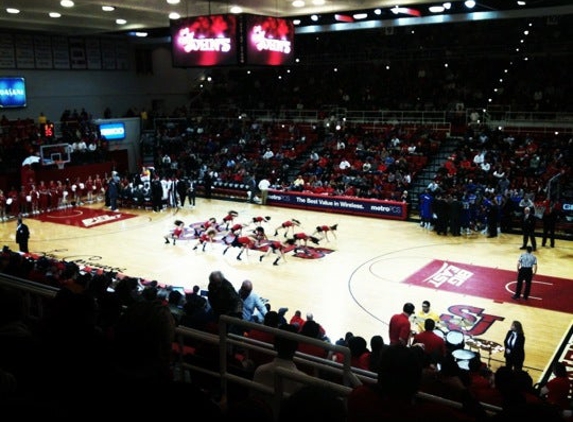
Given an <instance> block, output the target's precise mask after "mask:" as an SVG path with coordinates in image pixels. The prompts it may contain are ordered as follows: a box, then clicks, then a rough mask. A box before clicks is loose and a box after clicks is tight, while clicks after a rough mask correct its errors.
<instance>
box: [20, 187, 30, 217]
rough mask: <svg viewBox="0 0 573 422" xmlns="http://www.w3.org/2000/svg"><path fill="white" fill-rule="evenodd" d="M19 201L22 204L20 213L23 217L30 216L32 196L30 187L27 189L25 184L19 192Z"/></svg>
mask: <svg viewBox="0 0 573 422" xmlns="http://www.w3.org/2000/svg"><path fill="white" fill-rule="evenodd" d="M18 203H19V204H20V208H19V211H18V214H20V215H22V216H23V217H28V215H29V213H30V208H31V207H32V197H31V196H30V195H29V194H28V189H26V187H25V186H24V185H22V186H20V192H18Z"/></svg>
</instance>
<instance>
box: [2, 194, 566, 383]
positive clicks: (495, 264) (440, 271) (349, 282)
mask: <svg viewBox="0 0 573 422" xmlns="http://www.w3.org/2000/svg"><path fill="white" fill-rule="evenodd" d="M229 210H235V211H237V212H238V217H237V218H236V219H235V222H237V223H249V222H251V221H252V219H253V218H254V217H257V216H270V217H271V219H270V221H268V222H263V223H261V225H262V226H263V227H264V228H265V231H266V233H267V235H268V236H269V237H270V238H274V236H273V234H274V232H275V228H276V227H277V226H279V225H280V224H281V223H282V222H283V221H286V220H289V219H291V218H296V219H297V220H299V221H300V222H301V223H302V224H301V227H299V228H298V230H297V231H302V232H304V233H306V234H309V235H311V234H313V233H314V231H315V228H316V226H318V225H329V226H331V225H334V224H338V230H337V231H336V238H334V236H329V238H330V241H329V242H327V241H326V240H322V241H321V242H320V244H319V245H313V244H311V243H310V242H309V247H312V248H309V251H308V252H309V253H300V251H298V252H297V253H296V254H295V251H294V250H292V251H290V252H288V253H287V254H286V262H283V261H282V260H281V261H279V265H277V266H274V265H273V264H272V262H273V261H274V259H272V257H269V258H267V259H265V260H263V261H262V262H260V261H259V256H260V255H261V254H262V253H263V251H256V250H250V251H248V253H243V254H242V256H241V258H242V259H241V260H237V259H236V256H237V254H238V252H239V249H237V248H231V249H229V251H228V252H227V253H226V254H225V255H223V249H224V248H225V246H226V245H225V244H224V243H223V242H222V241H221V239H222V237H221V236H220V237H218V241H217V242H215V243H213V244H212V245H207V246H206V248H205V252H202V250H201V248H198V249H197V250H192V248H193V246H194V245H195V244H196V242H197V240H196V239H195V238H194V236H193V234H192V233H190V234H189V235H188V236H185V237H184V239H183V240H181V241H178V242H177V243H176V244H175V245H173V244H171V243H169V244H166V243H165V239H164V236H165V235H166V234H168V233H169V232H170V231H171V230H172V228H173V223H174V221H175V220H176V219H179V220H182V221H183V222H184V223H185V225H186V227H191V226H193V225H196V224H197V223H200V222H202V221H205V220H207V219H209V218H210V217H214V218H216V219H217V221H218V222H221V221H222V219H223V217H225V216H226V215H227V213H228V212H229ZM25 221H26V222H27V224H28V226H29V227H30V231H31V239H30V251H31V253H33V254H35V255H48V256H50V257H54V258H57V259H61V260H67V261H75V262H77V263H78V264H79V265H80V266H88V267H90V268H96V269H103V270H106V271H116V272H118V273H120V274H125V275H129V276H134V277H140V278H142V279H144V280H148V281H150V280H157V281H158V282H159V283H160V284H163V285H172V286H179V287H183V288H185V289H189V290H190V289H191V288H192V287H193V285H199V286H200V287H201V288H203V289H206V288H207V284H208V276H209V273H210V272H211V271H214V270H220V271H222V272H223V274H225V276H226V277H227V278H228V279H229V280H230V281H231V282H232V283H233V284H234V285H235V286H236V287H237V289H238V288H239V286H240V284H241V282H242V281H243V280H245V279H250V280H251V281H252V282H253V285H254V290H255V291H256V292H257V293H258V294H259V295H260V296H262V297H263V298H265V299H267V300H268V301H269V302H270V304H271V306H272V308H273V309H275V310H278V309H279V308H281V307H286V308H288V312H287V313H286V317H287V319H290V317H291V316H292V315H293V314H294V311H296V310H300V311H301V312H302V314H303V316H304V315H305V314H306V313H307V312H311V313H313V315H314V319H315V320H316V321H317V322H319V323H320V324H321V325H322V326H323V327H324V328H325V329H326V332H327V335H328V336H329V338H330V339H331V340H332V341H333V342H334V341H336V340H338V339H339V338H341V337H344V335H345V334H346V332H348V331H351V332H352V333H353V334H354V335H360V336H362V337H364V338H365V339H366V340H367V341H369V340H370V338H371V337H372V336H373V335H376V334H380V335H382V337H383V338H384V340H385V341H388V321H389V320H390V317H391V316H392V315H393V314H395V313H399V312H401V310H402V305H403V304H404V303H405V302H412V303H414V305H415V306H416V311H417V310H419V308H420V306H421V303H422V301H423V300H429V301H430V302H431V304H432V310H433V311H434V312H436V313H438V314H439V315H440V316H441V320H442V323H441V324H439V329H440V331H441V332H442V333H443V335H444V337H445V338H447V339H448V342H449V343H450V346H451V347H453V348H454V349H456V350H460V351H461V352H457V355H458V356H460V359H461V358H465V357H466V355H467V354H468V353H470V352H474V353H475V352H478V351H479V352H480V353H481V354H482V357H483V358H484V360H485V361H487V362H488V363H489V364H490V366H491V367H492V369H496V368H497V367H498V366H499V365H500V364H502V363H503V349H502V347H501V346H502V344H503V339H504V338H505V334H506V332H507V330H508V329H509V327H510V325H511V322H512V321H513V320H519V321H521V322H522V324H523V326H524V330H525V336H526V346H525V348H526V358H525V369H526V370H527V371H529V373H530V374H531V376H532V377H533V379H534V381H535V382H537V381H538V380H540V379H541V377H543V376H544V375H545V374H547V371H548V368H549V367H550V365H551V362H552V361H553V360H554V359H561V360H569V361H570V360H571V357H570V356H571V355H572V354H571V350H572V349H573V340H572V339H571V322H572V317H571V315H572V313H573V302H572V301H571V297H572V295H571V293H573V280H572V275H573V260H572V257H573V244H572V243H571V242H570V241H564V240H557V242H556V247H555V248H541V247H540V248H539V249H538V250H537V252H536V253H535V254H536V256H537V257H538V261H539V270H538V274H537V276H535V277H534V283H533V287H532V293H531V297H530V298H529V300H528V301H525V300H523V299H522V300H518V301H516V300H513V299H511V296H512V295H513V289H514V287H515V276H516V273H517V271H516V265H517V259H518V257H519V255H520V254H521V252H522V251H521V250H519V247H520V246H521V236H519V235H509V234H501V235H500V236H498V237H497V238H487V237H486V236H485V235H482V234H479V233H474V234H472V235H469V236H461V237H452V236H438V235H436V234H435V233H433V232H430V231H427V230H424V229H423V228H421V227H420V226H419V224H417V223H416V222H403V221H393V220H382V219H374V218H366V217H357V216H346V215H340V214H329V213H325V212H311V211H304V210H292V209H287V208H278V207H277V208H273V207H267V206H261V205H256V204H249V203H241V202H228V201H222V200H215V199H203V198H198V199H197V206H196V207H195V208H190V207H189V206H186V207H185V208H183V209H169V210H165V211H164V212H161V213H153V212H152V211H149V210H143V209H120V212H119V213H112V212H109V211H108V210H107V209H104V207H103V204H102V203H98V204H93V205H87V206H86V205H84V206H81V207H75V208H68V209H66V210H63V211H56V212H52V213H50V214H45V215H41V216H39V217H37V216H30V217H27V218H25ZM254 228H255V225H254V224H250V225H249V226H248V227H245V228H244V229H243V232H244V233H245V232H247V231H249V230H253V229H254ZM15 231H16V221H15V220H14V219H13V220H10V221H9V222H3V223H0V239H1V242H2V244H3V245H8V246H10V248H11V249H12V250H17V245H16V243H15V242H14V234H15ZM277 238H280V239H284V237H282V232H280V234H279V236H278V237H277ZM538 244H540V241H539V240H538ZM462 360H463V359H462Z"/></svg>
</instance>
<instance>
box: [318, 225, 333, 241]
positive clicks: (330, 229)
mask: <svg viewBox="0 0 573 422" xmlns="http://www.w3.org/2000/svg"><path fill="white" fill-rule="evenodd" d="M337 229H338V224H335V225H333V226H316V230H315V231H314V233H313V234H312V235H313V236H315V235H317V234H320V235H322V237H323V239H326V241H327V242H330V239H329V238H328V233H329V232H330V233H331V234H332V236H334V238H335V239H336V230H337Z"/></svg>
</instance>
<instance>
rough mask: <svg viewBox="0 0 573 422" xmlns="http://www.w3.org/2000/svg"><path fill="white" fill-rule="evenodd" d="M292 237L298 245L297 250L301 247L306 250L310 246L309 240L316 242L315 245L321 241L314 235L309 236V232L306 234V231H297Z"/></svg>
mask: <svg viewBox="0 0 573 422" xmlns="http://www.w3.org/2000/svg"><path fill="white" fill-rule="evenodd" d="M292 239H293V240H294V242H295V245H296V248H295V249H294V251H295V252H296V251H297V249H299V248H301V249H303V251H305V252H306V248H307V247H308V241H309V240H310V241H311V242H312V243H314V244H315V245H318V244H319V242H320V239H318V238H316V237H314V236H309V235H308V234H306V233H304V232H298V233H295V234H294V236H293V237H292Z"/></svg>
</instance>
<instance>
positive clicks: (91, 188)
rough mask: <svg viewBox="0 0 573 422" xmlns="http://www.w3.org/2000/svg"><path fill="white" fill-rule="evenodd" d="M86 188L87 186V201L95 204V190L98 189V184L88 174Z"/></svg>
mask: <svg viewBox="0 0 573 422" xmlns="http://www.w3.org/2000/svg"><path fill="white" fill-rule="evenodd" d="M85 188H86V201H87V203H88V204H93V203H94V192H95V190H96V185H95V183H94V181H93V179H92V177H91V175H90V176H88V178H87V180H86V183H85Z"/></svg>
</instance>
